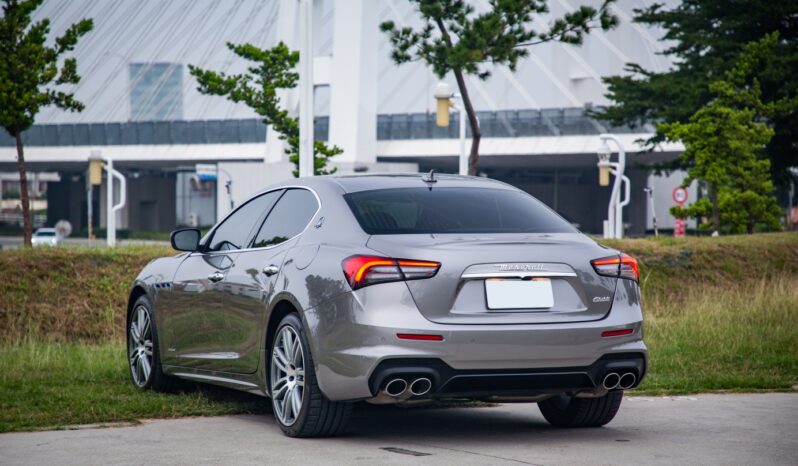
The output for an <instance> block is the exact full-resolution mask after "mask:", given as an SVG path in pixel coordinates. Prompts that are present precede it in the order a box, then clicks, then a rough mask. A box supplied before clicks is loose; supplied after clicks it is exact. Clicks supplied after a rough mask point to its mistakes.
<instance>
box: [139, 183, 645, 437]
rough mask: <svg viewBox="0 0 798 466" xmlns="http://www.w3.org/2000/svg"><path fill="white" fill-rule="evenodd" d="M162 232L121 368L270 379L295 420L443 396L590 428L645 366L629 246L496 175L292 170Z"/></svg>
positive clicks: (246, 386)
mask: <svg viewBox="0 0 798 466" xmlns="http://www.w3.org/2000/svg"><path fill="white" fill-rule="evenodd" d="M172 245H173V247H174V248H175V249H177V250H179V251H183V252H182V253H181V254H178V255H176V256H174V257H166V258H161V259H157V260H155V261H153V262H151V263H150V264H149V265H147V266H146V267H145V269H144V270H143V271H142V272H141V273H140V274H139V276H138V277H137V278H136V280H135V283H134V284H133V287H132V290H131V293H130V298H129V305H128V356H129V363H130V373H131V376H132V380H133V383H134V384H135V385H136V386H137V387H140V388H152V389H155V390H164V389H167V388H168V387H169V385H170V383H171V382H172V381H173V380H174V379H175V378H185V379H190V380H195V381H200V382H207V383H212V384H218V385H223V386H226V387H232V388H236V389H240V390H245V391H248V392H252V393H257V394H260V395H264V396H269V397H270V399H271V403H272V405H273V408H274V413H275V417H276V419H277V421H278V423H279V425H280V427H281V428H282V430H283V431H284V432H285V433H286V434H287V435H289V436H294V437H313V436H328V435H334V434H337V433H339V432H341V431H342V430H343V429H344V427H345V425H346V421H347V419H348V417H349V415H350V413H351V409H352V403H353V402H356V401H367V402H370V403H383V404H385V403H393V404H401V403H407V402H411V401H416V400H424V399H445V398H453V397H457V398H471V399H479V400H496V401H524V402H536V403H537V404H538V406H539V408H540V410H541V411H542V413H543V415H544V416H545V418H546V419H547V420H548V421H549V422H551V423H552V424H553V425H556V426H563V427H585V426H600V425H604V424H606V423H607V422H609V421H610V420H612V418H613V417H614V416H615V414H616V412H617V411H618V408H619V406H620V404H621V400H622V397H623V391H624V390H627V389H630V388H633V387H636V386H637V385H638V384H640V382H641V380H642V379H643V377H644V376H645V374H646V370H647V361H648V359H647V349H646V346H645V344H644V343H643V339H642V327H641V325H642V312H641V307H640V290H639V287H638V283H637V280H638V267H637V262H636V261H635V260H634V259H633V258H631V257H629V256H627V255H625V254H623V253H621V252H619V251H616V250H612V249H607V248H605V247H602V246H599V245H598V244H596V243H595V242H594V241H593V240H592V239H590V238H588V237H587V236H585V235H583V234H581V233H580V232H578V231H577V230H576V229H575V228H574V227H573V226H572V225H570V224H569V223H568V222H567V221H565V220H564V219H562V218H561V217H560V216H558V215H557V214H556V213H555V212H553V211H552V210H550V209H549V208H548V207H546V206H545V205H544V204H542V203H541V202H539V201H538V200H536V199H535V198H533V197H531V196H529V195H528V194H526V193H524V192H522V191H520V190H518V189H516V188H513V187H511V186H508V185H506V184H503V183H500V182H497V181H493V180H489V179H485V178H469V177H459V176H449V175H434V174H433V175H419V174H413V175H360V176H332V177H314V178H309V179H298V180H295V181H293V182H291V183H285V184H281V185H275V186H272V187H270V188H268V189H266V190H265V191H263V192H262V193H260V194H258V195H256V196H254V197H253V198H251V199H250V200H248V201H247V202H246V203H244V204H243V205H241V206H240V207H238V208H237V209H236V210H235V211H233V212H232V213H231V214H229V215H228V216H227V217H226V218H224V219H223V220H222V221H221V222H219V223H218V224H217V225H216V226H215V227H214V228H213V229H211V230H210V231H209V232H208V233H207V234H206V235H205V236H204V237H203V238H200V232H199V231H198V230H196V229H183V230H178V231H175V232H174V233H173V234H172Z"/></svg>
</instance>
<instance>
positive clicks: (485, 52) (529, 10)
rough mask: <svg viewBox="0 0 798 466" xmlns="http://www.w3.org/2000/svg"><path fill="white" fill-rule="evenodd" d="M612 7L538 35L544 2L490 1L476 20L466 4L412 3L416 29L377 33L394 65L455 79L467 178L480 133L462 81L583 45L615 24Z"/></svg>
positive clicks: (584, 12)
mask: <svg viewBox="0 0 798 466" xmlns="http://www.w3.org/2000/svg"><path fill="white" fill-rule="evenodd" d="M612 1H613V0H604V2H602V4H601V6H600V7H599V8H598V9H596V8H592V7H588V6H580V7H579V8H577V9H576V10H574V11H572V12H569V13H567V14H565V15H564V16H563V17H561V18H558V19H556V20H554V21H553V22H552V23H551V25H550V26H549V27H548V29H547V30H545V31H536V30H534V29H533V28H532V26H531V23H532V17H533V15H536V14H540V13H546V12H547V11H548V7H547V0H490V1H489V5H490V8H488V9H487V11H485V12H484V13H479V14H475V12H474V8H473V7H472V6H471V5H469V4H467V3H466V2H465V1H464V0H410V2H411V3H413V4H414V5H415V6H416V8H417V9H418V13H419V14H420V16H421V19H422V25H421V27H420V28H419V29H413V28H410V27H403V28H399V27H397V26H396V25H395V24H394V23H393V22H392V21H386V22H384V23H382V24H381V25H380V28H381V29H382V31H383V32H385V33H387V34H388V37H389V38H390V41H391V44H392V45H393V52H392V54H391V56H392V58H393V60H394V61H395V62H396V63H397V64H402V63H407V62H410V61H415V60H419V59H420V60H423V61H424V62H426V63H427V64H428V65H429V66H431V67H432V70H433V72H434V73H435V74H436V75H437V76H438V77H439V78H443V77H444V76H445V75H446V74H447V73H449V72H452V73H453V74H454V77H455V80H456V81H457V88H458V90H459V91H460V96H461V98H462V99H463V107H464V108H465V111H466V115H467V117H468V123H469V126H470V127H471V135H472V138H471V152H470V155H469V159H468V173H469V174H470V175H476V173H477V164H478V161H479V142H480V139H481V137H482V132H481V131H480V128H479V123H478V121H477V114H476V111H475V110H474V106H473V104H472V102H471V97H470V95H469V93H468V88H467V86H466V83H465V75H475V76H477V77H478V78H479V79H483V80H484V79H487V78H488V77H490V74H491V73H490V69H489V68H488V67H487V66H486V65H487V64H493V65H507V66H508V67H509V68H510V69H511V70H513V71H515V67H516V64H517V63H518V60H519V59H521V58H523V57H525V56H527V55H528V54H529V47H530V46H533V45H537V44H541V43H544V42H551V41H559V42H563V43H567V44H575V45H578V44H581V43H582V40H583V38H584V35H585V34H587V33H589V32H590V30H591V29H594V28H597V27H600V28H602V29H609V28H612V27H614V26H615V25H616V24H617V18H616V17H615V16H613V15H612V14H611V13H610V12H609V9H608V6H609V4H610V3H611V2H612Z"/></svg>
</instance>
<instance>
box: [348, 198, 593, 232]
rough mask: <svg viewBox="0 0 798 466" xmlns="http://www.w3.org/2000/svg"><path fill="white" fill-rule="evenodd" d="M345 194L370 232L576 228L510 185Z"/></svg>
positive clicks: (364, 228)
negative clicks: (500, 187) (509, 187)
mask: <svg viewBox="0 0 798 466" xmlns="http://www.w3.org/2000/svg"><path fill="white" fill-rule="evenodd" d="M344 197H345V199H346V201H347V203H348V204H349V207H350V208H351V209H352V212H353V213H354V214H355V217H356V218H357V221H358V222H359V223H360V226H361V227H362V228H363V230H364V231H365V232H366V233H368V234H370V235H391V234H407V233H441V234H443V233H574V232H576V231H577V230H576V228H574V227H573V226H572V225H571V224H569V223H568V222H567V221H565V220H564V219H563V218H562V217H560V216H559V215H557V214H556V213H555V212H554V211H553V210H551V209H549V208H548V207H547V206H546V205H545V204H543V203H542V202H540V201H538V200H537V199H535V198H534V197H532V196H530V195H528V194H526V193H523V192H520V191H513V190H507V189H491V188H433V189H431V190H430V189H428V188H426V187H418V188H397V189H378V190H374V191H360V192H355V193H349V194H346V195H345V196H344Z"/></svg>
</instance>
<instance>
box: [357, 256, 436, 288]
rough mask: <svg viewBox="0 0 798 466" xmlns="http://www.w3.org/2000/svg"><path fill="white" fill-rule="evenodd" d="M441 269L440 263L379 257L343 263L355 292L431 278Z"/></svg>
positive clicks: (362, 258) (358, 258) (368, 257)
mask: <svg viewBox="0 0 798 466" xmlns="http://www.w3.org/2000/svg"><path fill="white" fill-rule="evenodd" d="M440 267H441V264H440V262H432V261H419V260H409V259H391V258H388V257H377V256H352V257H348V258H347V259H345V260H344V262H343V268H344V276H346V280H347V281H348V282H349V285H350V286H351V287H352V289H353V290H356V289H358V288H363V287H364V286H368V285H374V284H375V283H386V282H396V281H402V280H418V279H421V278H430V277H433V276H435V274H436V273H438V269H439V268H440Z"/></svg>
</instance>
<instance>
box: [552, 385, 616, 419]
mask: <svg viewBox="0 0 798 466" xmlns="http://www.w3.org/2000/svg"><path fill="white" fill-rule="evenodd" d="M621 400H623V392H622V391H614V392H609V393H608V394H606V395H605V396H602V397H601V398H576V397H573V396H571V395H568V394H566V393H560V394H559V395H556V396H554V397H553V398H549V399H548V400H545V401H541V402H539V403H538V407H539V408H540V412H541V413H542V414H543V417H545V418H546V420H547V421H549V424H551V425H553V426H557V427H600V426H603V425H604V424H607V423H608V422H610V421H612V419H613V418H614V417H615V415H616V414H617V413H618V408H620V407H621Z"/></svg>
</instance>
